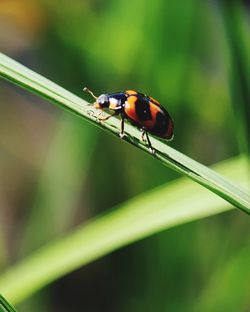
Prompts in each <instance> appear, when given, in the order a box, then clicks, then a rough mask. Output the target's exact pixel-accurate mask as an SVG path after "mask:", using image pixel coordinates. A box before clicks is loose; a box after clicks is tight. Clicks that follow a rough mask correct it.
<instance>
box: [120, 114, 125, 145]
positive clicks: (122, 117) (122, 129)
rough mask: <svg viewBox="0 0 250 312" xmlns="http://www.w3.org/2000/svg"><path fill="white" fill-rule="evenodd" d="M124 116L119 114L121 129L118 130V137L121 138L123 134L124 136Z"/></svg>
mask: <svg viewBox="0 0 250 312" xmlns="http://www.w3.org/2000/svg"><path fill="white" fill-rule="evenodd" d="M124 120H125V118H124V116H123V115H122V114H121V131H120V134H119V135H120V138H121V139H122V138H123V137H124V136H125V133H124Z"/></svg>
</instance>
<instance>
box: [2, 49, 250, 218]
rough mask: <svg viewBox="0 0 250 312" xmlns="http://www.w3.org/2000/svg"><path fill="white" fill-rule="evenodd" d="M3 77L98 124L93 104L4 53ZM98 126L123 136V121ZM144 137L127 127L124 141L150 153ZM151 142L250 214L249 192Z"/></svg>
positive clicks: (170, 161) (166, 160)
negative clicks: (121, 132) (144, 142)
mask: <svg viewBox="0 0 250 312" xmlns="http://www.w3.org/2000/svg"><path fill="white" fill-rule="evenodd" d="M0 76H2V77H3V78H6V79H8V80H10V81H12V82H14V83H16V84H18V85H19V86H22V87H24V88H25V89H27V90H29V91H31V92H34V93H36V94H38V95H40V96H42V97H44V98H47V99H48V100H50V101H51V102H53V103H55V104H57V105H60V106H62V107H63V108H65V109H68V110H70V111H72V112H73V113H75V114H77V115H79V116H81V117H83V118H85V119H87V120H88V121H90V122H92V123H95V124H96V125H97V124H98V123H97V122H96V118H95V116H93V112H94V109H93V108H92V107H90V106H89V103H87V102H86V101H84V100H82V99H81V98H79V97H77V96H75V95H74V94H72V93H70V92H69V91H67V90H65V89H63V88H61V87H59V86H58V85H57V84H55V83H53V82H51V81H49V80H48V79H46V78H44V77H42V76H41V75H39V74H37V73H35V72H33V71H32V70H30V69H28V68H27V67H25V66H23V65H21V64H19V63H18V62H16V61H14V60H12V59H11V58H9V57H7V56H5V55H4V54H2V53H0ZM98 126H99V127H102V128H104V129H106V130H108V131H110V132H112V133H113V134H115V135H116V136H119V130H120V122H119V121H118V120H117V119H116V118H111V119H110V120H109V121H107V122H105V123H104V124H102V125H101V124H98ZM140 135H141V133H140V132H139V130H137V129H136V128H135V127H132V126H131V125H126V136H125V138H124V140H126V141H127V142H130V143H131V144H134V145H136V146H137V147H139V148H141V149H143V150H144V151H146V152H148V153H149V151H148V148H147V146H145V145H144V144H143V143H142V142H141V141H140ZM151 141H152V144H153V146H154V148H155V150H156V154H155V155H154V156H153V157H155V158H157V159H158V160H160V161H161V162H162V163H163V164H165V165H167V166H169V167H170V168H172V169H174V170H176V171H178V172H179V173H181V174H184V175H186V176H188V177H189V178H191V179H192V180H194V181H196V182H198V183H199V184H201V185H203V186H205V187H206V188H208V189H209V190H211V191H213V192H214V193H216V194H218V195H219V196H221V197H222V198H224V199H225V200H227V201H228V202H230V203H231V204H233V205H235V206H236V207H238V208H240V209H241V210H243V211H245V212H246V213H248V214H250V196H249V194H247V193H245V192H244V191H243V190H241V189H240V188H239V187H237V186H235V185H232V184H231V183H230V182H229V181H227V180H226V179H224V178H223V177H221V176H220V175H218V174H217V173H215V172H214V171H212V170H211V169H209V168H207V167H206V166H203V165H201V164H199V163H198V162H196V161H194V160H192V159H191V158H189V157H187V156H185V155H183V154H182V153H180V152H178V151H176V150H175V149H173V148H171V147H169V146H168V145H166V144H164V143H162V142H160V141H159V140H157V139H155V138H152V140H151Z"/></svg>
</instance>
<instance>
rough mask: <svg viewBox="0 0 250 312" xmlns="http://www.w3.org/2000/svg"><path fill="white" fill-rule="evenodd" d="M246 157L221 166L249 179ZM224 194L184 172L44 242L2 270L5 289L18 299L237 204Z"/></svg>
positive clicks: (241, 180) (238, 178) (239, 179)
mask: <svg viewBox="0 0 250 312" xmlns="http://www.w3.org/2000/svg"><path fill="white" fill-rule="evenodd" d="M246 168H247V165H246V158H244V157H241V158H237V159H233V160H230V161H227V162H225V163H224V164H221V165H220V166H218V169H220V172H222V173H224V174H226V175H227V176H229V177H230V178H233V179H234V180H235V181H236V182H237V183H239V184H243V185H248V183H249V177H248V174H247V170H246ZM232 208H233V207H232V206H230V205H229V204H228V203H227V202H225V201H224V200H223V199H221V198H220V197H219V196H215V195H214V194H213V193H211V192H208V191H207V190H206V189H204V188H202V187H201V186H199V185H198V184H195V183H192V182H191V181H189V180H188V179H186V178H181V179H179V180H176V181H174V182H171V183H169V184H167V185H165V186H161V187H159V188H156V189H154V190H152V191H149V192H147V193H144V194H142V195H140V196H138V197H136V198H134V199H132V200H130V201H128V202H126V203H124V204H122V205H120V206H119V207H116V209H113V210H112V211H110V212H107V213H106V214H104V215H101V216H99V217H97V218H95V219H94V220H92V221H90V222H88V223H87V224H86V225H83V226H80V227H79V228H78V229H76V230H74V231H73V232H71V233H69V234H68V235H67V236H66V237H64V238H62V239H59V240H57V241H55V242H53V243H51V244H49V245H47V246H44V247H43V248H41V249H40V250H38V251H37V252H35V253H33V254H32V255H31V256H29V257H28V258H26V259H24V260H23V261H22V262H20V263H17V264H16V265H15V266H13V267H12V268H9V270H8V271H6V272H5V273H3V274H2V276H1V279H0V291H2V293H3V294H4V295H6V296H7V297H8V298H10V299H11V300H12V302H13V303H15V304H17V303H19V302H21V301H23V300H24V299H25V298H27V297H29V296H30V295H31V294H32V293H34V292H35V291H37V290H38V289H40V288H41V287H44V286H45V285H47V284H48V283H50V282H52V281H54V280H56V279H58V278H60V277H62V276H63V275H65V274H67V273H69V272H71V271H73V270H75V269H77V268H79V267H81V266H83V265H86V264H88V263H90V262H92V261H94V260H96V259H98V258H100V257H102V256H104V255H106V254H108V253H110V252H112V251H114V250H116V249H118V248H121V247H123V246H125V245H128V244H130V243H132V242H135V241H137V240H139V239H142V238H145V237H148V236H150V235H152V234H154V233H157V232H159V231H162V230H165V229H168V228H171V227H174V226H177V225H179V224H183V223H186V222H189V221H193V220H197V219H200V218H204V217H207V216H211V215H214V214H217V213H220V212H223V211H227V210H229V209H232Z"/></svg>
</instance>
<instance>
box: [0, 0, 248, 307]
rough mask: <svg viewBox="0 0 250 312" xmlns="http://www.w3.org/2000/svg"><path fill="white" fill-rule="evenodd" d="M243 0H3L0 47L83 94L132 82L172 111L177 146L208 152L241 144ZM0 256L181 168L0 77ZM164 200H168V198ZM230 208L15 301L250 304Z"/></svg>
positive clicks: (236, 217) (23, 249) (29, 247)
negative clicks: (173, 167) (166, 164)
mask: <svg viewBox="0 0 250 312" xmlns="http://www.w3.org/2000/svg"><path fill="white" fill-rule="evenodd" d="M249 20H250V6H249V4H248V3H247V1H245V2H241V1H215V0H214V1H212V0H210V1H209V0H207V1H198V0H187V1H180V0H178V1H170V0H156V1H154V2H151V1H142V0H137V1H131V0H127V1H121V0H119V1H117V0H109V1H98V0H92V1H90V0H89V1H80V0H74V1H69V0H61V1H55V0H36V1H32V0H2V1H0V50H1V52H3V53H6V54H7V55H9V56H10V57H13V58H15V59H16V60H18V61H20V62H21V63H23V64H25V65H26V66H28V67H30V68H31V69H33V70H35V71H37V72H39V73H41V74H42V75H44V76H45V77H47V78H49V79H51V80H53V81H55V82H57V83H58V84H60V85H62V86H63V87H65V88H66V89H68V90H70V91H72V92H74V93H75V94H78V95H79V96H81V97H84V98H86V99H88V100H89V97H88V96H86V94H83V92H82V89H83V87H84V86H86V85H87V86H88V87H89V88H90V89H92V90H93V91H94V92H95V93H96V94H101V93H106V92H107V93H108V92H114V91H122V90H126V89H136V90H140V91H141V92H144V93H147V94H149V95H152V96H153V97H155V98H156V99H158V100H159V101H160V102H161V103H162V104H163V105H164V106H165V107H166V108H167V110H168V111H169V112H170V114H171V115H172V117H173V119H174V121H175V139H174V141H172V142H171V143H170V144H171V146H173V147H174V148H177V149H179V150H181V151H182V152H183V153H185V154H187V155H189V156H190V157H192V158H194V159H196V160H198V161H199V162H201V163H203V164H206V165H210V164H213V163H215V162H217V161H220V160H224V159H227V158H230V157H232V156H235V155H238V154H240V153H242V152H248V150H249V133H250V126H249V123H250V115H249V110H250V109H249V103H250V95H249V93H250V39H249V38H250V36H249V31H250V23H249ZM0 91H1V92H0V269H1V270H4V268H5V267H7V266H8V265H10V264H11V263H14V262H15V261H17V260H18V259H21V258H22V257H24V256H25V255H27V254H29V253H30V252H32V251H33V250H35V249H37V248H38V247H40V246H42V245H43V244H45V243H48V242H49V241H50V240H52V239H54V238H56V237H58V236H60V235H62V234H63V233H65V232H67V230H69V229H71V228H73V227H75V226H76V225H78V224H81V223H83V222H85V221H86V220H88V219H89V218H90V217H93V216H95V215H97V214H98V213H101V212H103V211H106V210H107V209H109V208H111V207H113V206H115V205H116V204H118V203H121V202H123V201H125V200H127V199H129V198H131V197H133V196H135V195H137V194H140V193H141V192H143V191H146V190H149V189H151V188H153V187H155V186H158V185H161V184H162V183H165V182H168V181H171V180H173V179H175V178H177V177H178V175H177V174H176V173H175V172H173V171H171V170H169V169H168V168H165V167H162V165H161V164H160V163H158V162H157V161H155V160H154V159H153V158H151V157H149V156H148V155H146V154H144V153H141V151H140V150H137V149H135V148H134V147H132V146H130V145H128V144H126V143H124V142H122V141H121V140H118V139H117V138H115V137H112V136H110V135H108V134H107V133H105V132H103V131H101V130H100V129H97V128H95V127H93V126H92V125H89V124H88V123H87V122H84V121H82V120H81V119H79V118H77V117H75V116H72V115H71V114H69V113H67V112H64V111H63V110H61V109H59V108H57V107H55V106H54V105H51V104H50V103H48V102H46V101H45V100H42V99H40V98H38V97H36V96H33V95H31V94H30V93H28V92H26V91H24V90H22V89H20V88H17V87H14V86H13V85H11V84H10V83H7V82H4V81H1V82H0ZM166 200H167V199H166ZM249 225H250V222H249V219H248V218H247V217H246V216H245V215H244V214H243V213H241V212H239V211H232V212H228V213H226V214H223V215H219V216H215V217H212V218H209V219H205V220H201V221H197V222H193V223H191V224H187V225H183V226H181V227H177V228H174V229H171V230H168V231H165V232H163V233H160V234H157V235H154V236H152V237H150V238H147V239H145V240H143V241H140V242H137V243H135V244H133V245H131V246H128V247H126V248H123V249H122V250H119V251H116V252H114V253H112V254H111V255H109V256H106V257H104V258H102V259H100V260H98V261H96V262H94V263H92V264H90V265H88V266H86V267H84V268H82V269H80V270H77V271H75V272H74V273H72V274H69V275H68V276H66V277H64V278H62V279H60V280H58V281H57V282H55V283H53V284H52V285H50V286H48V287H46V288H45V289H43V290H42V291H40V292H39V293H37V294H35V295H34V296H33V297H32V298H30V299H29V300H27V301H26V302H24V303H22V304H21V305H20V306H19V307H18V309H19V311H60V312H61V311H90V312H95V311H149V312H150V311H249V310H250V297H249V294H250V286H249V285H248V284H249V283H247V280H248V281H249V279H250V272H249V262H247V261H246V259H250V254H249V243H250V232H249Z"/></svg>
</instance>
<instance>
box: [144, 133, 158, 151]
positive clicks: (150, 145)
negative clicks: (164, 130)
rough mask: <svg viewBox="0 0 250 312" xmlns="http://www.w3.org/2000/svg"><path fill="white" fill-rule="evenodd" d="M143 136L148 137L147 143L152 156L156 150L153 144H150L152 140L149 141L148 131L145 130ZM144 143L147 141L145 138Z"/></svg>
mask: <svg viewBox="0 0 250 312" xmlns="http://www.w3.org/2000/svg"><path fill="white" fill-rule="evenodd" d="M142 136H143V137H144V136H146V139H147V143H148V149H149V151H150V153H151V154H155V150H154V149H153V147H152V144H151V142H150V140H149V136H148V132H147V131H146V130H143V132H142ZM144 141H145V137H144Z"/></svg>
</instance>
